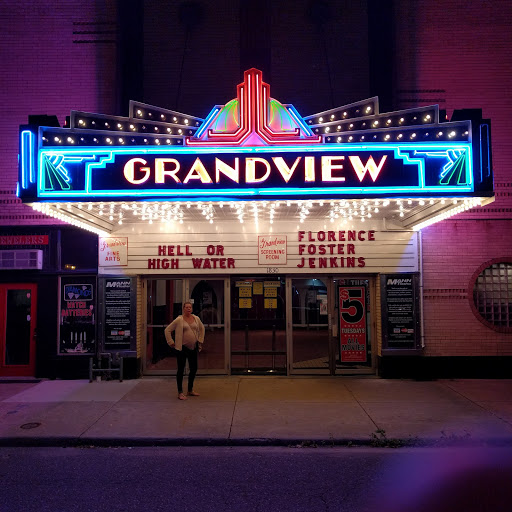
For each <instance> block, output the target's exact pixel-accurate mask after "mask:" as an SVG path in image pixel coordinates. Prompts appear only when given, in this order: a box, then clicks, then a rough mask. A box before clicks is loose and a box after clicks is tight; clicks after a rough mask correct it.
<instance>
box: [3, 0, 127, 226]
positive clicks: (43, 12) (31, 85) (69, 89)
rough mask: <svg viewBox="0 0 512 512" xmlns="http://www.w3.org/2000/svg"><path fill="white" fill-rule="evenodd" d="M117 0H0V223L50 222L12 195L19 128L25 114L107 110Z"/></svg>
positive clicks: (60, 115)
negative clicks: (0, 159) (0, 116)
mask: <svg viewBox="0 0 512 512" xmlns="http://www.w3.org/2000/svg"><path fill="white" fill-rule="evenodd" d="M115 4H116V2H115V0H106V1H105V0H102V1H100V0H96V1H91V0H54V1H52V2H51V3H50V4H49V3H47V2H42V1H40V0H32V1H30V0H19V1H8V2H3V3H2V6H1V7H0V25H1V26H2V30H1V31H0V52H1V55H0V61H1V62H2V74H1V76H0V95H1V96H0V97H1V99H2V123H0V140H1V141H2V145H1V147H0V153H1V155H2V174H1V178H0V224H1V225H17V224H23V225H30V224H55V223H56V222H57V221H55V220H53V219H49V218H47V217H46V216H44V215H38V214H36V212H34V211H33V210H32V208H30V207H28V206H26V205H23V204H21V202H20V201H19V200H18V199H17V198H16V195H15V193H16V183H17V179H18V177H17V176H18V129H19V125H20V124H24V123H27V122H28V115H29V114H36V115H37V114H49V115H57V117H58V119H59V122H60V124H61V125H62V124H63V123H64V122H65V118H66V116H68V115H69V112H70V110H86V111H92V112H104V113H112V114H115V113H116V112H114V111H113V105H115V91H116V85H115V72H116V70H115V54H116V42H115V41H116V30H117V28H116V10H115Z"/></svg>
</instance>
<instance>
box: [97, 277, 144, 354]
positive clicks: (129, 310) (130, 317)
mask: <svg viewBox="0 0 512 512" xmlns="http://www.w3.org/2000/svg"><path fill="white" fill-rule="evenodd" d="M132 285H133V278H131V277H105V278H102V279H101V281H100V291H101V299H102V302H101V306H102V316H101V320H102V321H101V331H102V334H103V343H102V346H103V350H104V351H106V352H120V351H123V352H125V351H131V350H135V314H136V302H135V301H136V294H135V292H134V293H132Z"/></svg>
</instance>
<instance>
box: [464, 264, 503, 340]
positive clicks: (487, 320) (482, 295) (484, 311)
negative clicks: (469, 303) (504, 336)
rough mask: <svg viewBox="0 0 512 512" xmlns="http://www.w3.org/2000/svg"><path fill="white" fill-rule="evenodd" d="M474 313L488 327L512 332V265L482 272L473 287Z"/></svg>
mask: <svg viewBox="0 0 512 512" xmlns="http://www.w3.org/2000/svg"><path fill="white" fill-rule="evenodd" d="M473 306H474V307H473V311H474V312H475V314H476V315H477V317H478V316H479V317H480V320H483V323H484V324H485V325H487V326H488V327H491V328H494V329H495V330H499V331H502V332H504V331H505V332H512V263H510V262H496V263H493V264H492V265H489V266H487V267H485V268H484V269H483V270H481V271H480V272H479V273H478V275H477V277H476V279H475V282H474V285H473Z"/></svg>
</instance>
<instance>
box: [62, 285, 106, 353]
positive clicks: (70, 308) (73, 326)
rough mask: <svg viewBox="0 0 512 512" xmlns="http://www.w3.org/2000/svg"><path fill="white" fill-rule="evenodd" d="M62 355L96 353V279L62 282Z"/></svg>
mask: <svg viewBox="0 0 512 512" xmlns="http://www.w3.org/2000/svg"><path fill="white" fill-rule="evenodd" d="M59 281H60V286H59V290H60V293H59V295H60V296H59V329H58V331H59V335H58V347H57V354H58V355H84V354H86V355H91V354H95V353H96V318H97V311H96V276H75V275H74V276H62V277H60V279H59Z"/></svg>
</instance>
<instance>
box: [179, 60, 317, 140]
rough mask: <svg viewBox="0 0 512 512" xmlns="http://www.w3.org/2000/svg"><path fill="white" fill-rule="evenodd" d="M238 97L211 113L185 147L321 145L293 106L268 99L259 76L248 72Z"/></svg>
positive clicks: (268, 89)
mask: <svg viewBox="0 0 512 512" xmlns="http://www.w3.org/2000/svg"><path fill="white" fill-rule="evenodd" d="M237 92H238V97H237V98H236V99H234V100H231V101H230V102H229V103H227V104H226V105H224V106H216V107H214V108H213V110H212V111H211V112H210V114H209V115H208V117H207V118H206V120H205V122H204V123H203V125H202V126H201V127H200V128H199V130H198V131H197V133H196V134H195V136H192V137H187V139H186V145H187V146H226V145H229V146H267V145H275V144H320V143H321V142H322V139H321V137H320V136H318V135H316V136H315V135H313V133H312V132H311V130H310V129H309V128H308V126H307V125H306V124H305V123H304V121H303V119H302V118H301V117H300V116H299V114H298V113H297V111H296V110H295V108H294V107H293V106H292V105H283V104H282V103H280V102H279V101H277V100H275V99H273V98H271V97H270V86H269V85H268V84H266V83H265V82H263V79H262V73H261V71H258V70H257V69H254V68H253V69H249V70H248V71H246V72H245V73H244V82H243V83H241V84H239V85H238V87H237Z"/></svg>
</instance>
